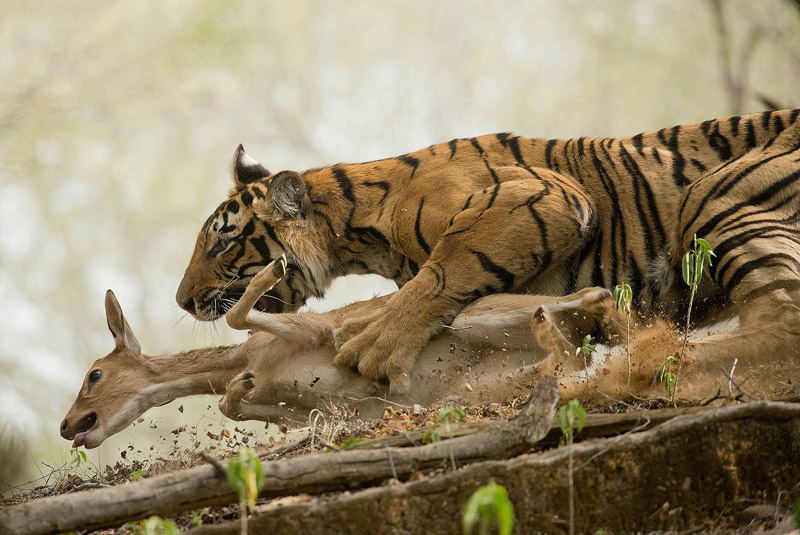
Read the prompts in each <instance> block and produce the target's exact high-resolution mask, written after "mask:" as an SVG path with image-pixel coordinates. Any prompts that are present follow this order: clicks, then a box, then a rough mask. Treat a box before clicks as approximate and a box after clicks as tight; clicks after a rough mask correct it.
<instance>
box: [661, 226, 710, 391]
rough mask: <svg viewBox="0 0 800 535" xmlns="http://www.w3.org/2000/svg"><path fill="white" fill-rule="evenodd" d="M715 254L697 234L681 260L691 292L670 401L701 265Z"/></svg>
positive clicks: (681, 362) (678, 373)
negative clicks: (692, 245)
mask: <svg viewBox="0 0 800 535" xmlns="http://www.w3.org/2000/svg"><path fill="white" fill-rule="evenodd" d="M712 256H716V255H715V254H714V251H713V250H712V249H711V245H709V244H708V242H707V241H706V240H704V239H703V238H698V237H697V234H695V235H694V247H693V248H692V249H690V250H689V251H686V254H684V255H683V261H682V262H681V272H682V274H683V281H684V282H685V283H686V284H687V285H688V286H689V288H690V289H691V292H690V294H689V307H688V309H687V310H686V328H685V330H684V333H683V345H682V346H681V354H680V356H679V357H678V371H677V373H676V374H675V384H674V386H673V389H672V396H671V397H670V401H672V403H673V404H674V403H675V394H676V393H677V392H678V379H679V378H680V376H681V366H682V365H683V354H684V352H685V351H686V344H687V343H689V323H690V321H691V318H692V305H693V304H694V296H695V294H696V293H697V287H698V286H699V285H700V281H701V280H702V279H703V266H704V265H705V264H706V263H708V265H709V266H710V265H712V264H711V257H712Z"/></svg>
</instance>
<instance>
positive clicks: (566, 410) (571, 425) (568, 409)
mask: <svg viewBox="0 0 800 535" xmlns="http://www.w3.org/2000/svg"><path fill="white" fill-rule="evenodd" d="M585 421H586V411H584V410H583V407H582V406H581V403H580V401H578V400H577V399H573V400H572V401H570V402H569V403H567V404H566V405H562V406H561V407H559V409H558V427H560V428H561V434H562V435H563V436H564V442H565V443H566V445H567V446H571V445H572V441H573V439H574V437H575V428H576V427H577V429H578V433H580V432H581V431H582V430H583V424H584V422H585ZM568 462H569V471H568V472H567V482H568V484H569V533H570V535H575V486H574V483H573V481H572V448H569V455H568Z"/></svg>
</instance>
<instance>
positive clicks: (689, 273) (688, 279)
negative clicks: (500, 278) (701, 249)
mask: <svg viewBox="0 0 800 535" xmlns="http://www.w3.org/2000/svg"><path fill="white" fill-rule="evenodd" d="M694 259H695V254H694V251H687V252H686V254H685V255H683V261H682V263H681V271H682V273H683V280H684V282H685V283H686V284H687V285H689V286H691V285H692V281H693V280H694Z"/></svg>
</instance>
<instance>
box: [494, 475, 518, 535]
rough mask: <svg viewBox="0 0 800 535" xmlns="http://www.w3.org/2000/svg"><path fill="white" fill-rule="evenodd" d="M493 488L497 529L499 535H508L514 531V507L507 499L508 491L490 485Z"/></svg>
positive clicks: (498, 486) (499, 486) (500, 486)
mask: <svg viewBox="0 0 800 535" xmlns="http://www.w3.org/2000/svg"><path fill="white" fill-rule="evenodd" d="M492 486H493V487H494V509H495V514H496V515H497V527H498V530H499V532H500V535H509V534H510V533H511V530H512V529H514V516H515V515H514V505H513V504H512V503H511V500H509V499H508V491H506V488H505V487H504V486H502V485H498V484H496V483H492Z"/></svg>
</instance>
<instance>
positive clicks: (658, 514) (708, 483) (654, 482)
mask: <svg viewBox="0 0 800 535" xmlns="http://www.w3.org/2000/svg"><path fill="white" fill-rule="evenodd" d="M570 449H571V450H572V453H573V456H574V466H575V467H576V468H575V470H574V472H573V474H574V485H575V501H576V504H578V508H577V511H576V520H575V522H576V524H575V532H576V533H594V532H595V531H596V530H598V529H605V530H607V531H608V532H612V533H648V532H658V531H660V532H676V533H677V532H680V531H684V530H685V531H686V532H692V533H694V532H696V531H700V530H701V529H700V528H705V530H704V531H709V532H710V531H713V530H714V528H715V527H716V526H715V525H711V524H713V522H714V520H712V521H711V524H710V523H709V519H716V520H718V519H720V518H724V519H725V521H726V522H728V523H733V524H734V525H735V523H736V522H737V521H739V522H741V525H746V524H747V522H749V519H745V518H742V517H739V516H737V515H738V514H739V513H740V512H741V511H742V510H743V509H744V508H745V507H747V506H748V505H750V504H751V503H753V502H756V503H771V504H773V505H774V504H775V503H776V501H777V500H778V499H779V497H780V496H781V495H782V496H783V502H781V503H788V504H791V503H792V502H793V501H794V500H795V499H796V498H797V496H798V492H800V489H799V488H798V486H797V484H798V481H800V462H798V461H799V460H800V405H798V404H789V403H769V402H757V403H749V404H744V405H736V406H729V407H723V408H716V409H705V410H703V411H699V412H696V413H694V414H686V415H683V416H679V417H676V418H674V419H672V420H670V421H668V422H666V423H663V424H662V425H660V426H658V427H655V428H653V429H651V430H648V431H643V432H640V433H630V434H625V435H620V436H617V437H615V438H609V439H593V440H589V441H586V442H581V443H577V444H574V445H573V446H570V447H562V448H557V449H551V450H548V451H545V452H541V453H535V454H526V455H521V456H518V457H516V458H513V459H510V460H503V461H485V462H478V463H474V464H470V465H468V466H466V467H463V468H461V469H459V470H457V471H455V472H450V473H447V474H444V475H440V476H436V477H432V478H425V479H422V480H416V481H411V482H407V483H402V484H396V485H391V486H381V487H373V488H369V489H366V490H359V491H357V492H354V493H342V494H337V495H334V496H331V497H326V498H312V499H309V498H306V499H305V500H304V501H301V502H300V503H292V502H291V500H279V501H278V503H270V504H267V505H265V506H260V507H257V508H256V511H255V512H254V514H253V515H252V516H251V517H250V520H249V526H250V530H251V532H252V533H284V534H287V535H288V534H294V533H297V534H300V533H331V534H353V535H355V534H360V533H364V526H369V531H370V532H371V533H437V534H445V535H446V534H453V535H456V534H461V525H460V511H461V508H462V507H463V505H464V503H466V501H467V499H468V498H469V496H470V495H471V494H472V492H474V491H475V489H476V488H477V487H478V486H480V485H482V484H484V483H486V481H487V480H489V479H490V478H494V479H495V480H497V482H498V483H500V484H502V485H504V486H505V487H506V489H507V490H508V494H509V497H510V499H511V500H512V502H513V503H514V505H515V509H516V515H517V522H516V528H515V533H551V534H555V533H566V532H567V530H568V523H567V522H566V519H567V518H568V509H567V508H568V505H567V503H568V500H567V497H568V490H569V489H568V486H567V469H568V468H567V467H568V464H567V458H568V455H569V452H570ZM297 501H298V500H295V502H297ZM238 529H239V525H238V523H235V522H229V523H226V524H220V525H214V526H202V527H200V528H197V529H195V530H192V532H191V533H192V535H228V534H230V535H233V534H237V533H238Z"/></svg>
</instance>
